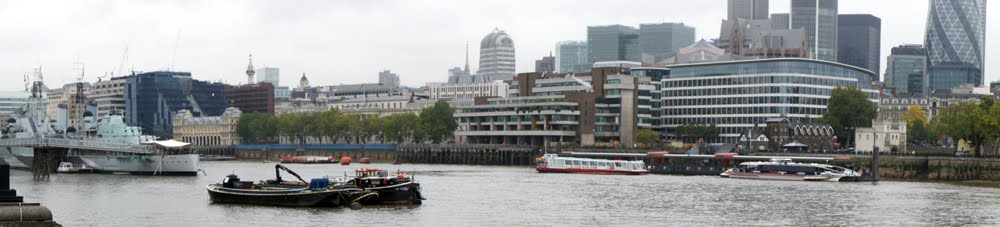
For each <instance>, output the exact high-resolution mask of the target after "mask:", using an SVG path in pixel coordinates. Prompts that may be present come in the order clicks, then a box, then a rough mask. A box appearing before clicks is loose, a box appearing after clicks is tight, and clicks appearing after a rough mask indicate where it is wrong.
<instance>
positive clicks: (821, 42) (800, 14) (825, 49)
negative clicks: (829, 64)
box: [789, 0, 838, 61]
mask: <svg viewBox="0 0 1000 227" xmlns="http://www.w3.org/2000/svg"><path fill="white" fill-rule="evenodd" d="M791 1H792V5H791V9H792V10H791V13H790V14H789V18H790V22H791V24H790V26H791V27H790V28H791V29H796V28H802V29H805V31H806V36H807V39H808V41H807V42H806V44H807V45H809V50H808V55H809V56H810V58H814V59H820V60H824V61H837V50H838V49H837V38H838V35H837V24H838V22H837V20H838V17H837V1H838V0H791Z"/></svg>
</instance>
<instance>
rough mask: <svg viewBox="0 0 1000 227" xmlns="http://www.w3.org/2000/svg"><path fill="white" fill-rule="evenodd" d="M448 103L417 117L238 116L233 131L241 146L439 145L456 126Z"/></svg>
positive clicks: (333, 114) (337, 113) (334, 113)
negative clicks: (315, 143) (313, 143)
mask: <svg viewBox="0 0 1000 227" xmlns="http://www.w3.org/2000/svg"><path fill="white" fill-rule="evenodd" d="M454 112H455V110H454V109H452V108H451V106H449V105H448V103H446V102H444V101H438V102H437V103H434V105H433V106H430V107H427V108H424V109H423V110H421V111H420V113H419V114H417V113H412V112H407V113H399V114H393V115H388V116H379V115H367V114H350V113H341V112H340V111H338V110H336V109H331V110H328V111H326V112H308V113H286V114H281V115H270V114H266V113H247V114H243V115H241V116H240V119H239V122H238V123H237V125H236V131H237V133H238V134H239V136H240V138H241V139H242V142H243V143H280V142H282V139H285V140H286V141H291V142H292V143H306V141H307V139H310V138H311V139H315V140H318V142H319V143H372V142H378V143H404V142H409V143H423V142H432V143H440V142H442V141H447V140H448V139H450V138H451V136H452V135H453V133H454V131H455V129H456V128H458V123H456V122H455V120H454V119H453V118H452V114H453V113H454Z"/></svg>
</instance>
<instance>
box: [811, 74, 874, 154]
mask: <svg viewBox="0 0 1000 227" xmlns="http://www.w3.org/2000/svg"><path fill="white" fill-rule="evenodd" d="M876 111H877V110H876V108H875V104H874V103H872V102H871V101H869V100H868V95H866V94H865V93H864V92H862V91H861V89H858V88H857V87H846V88H845V87H838V88H834V89H833V91H832V92H831V94H830V99H829V100H828V101H827V105H826V114H823V119H822V121H823V122H824V123H826V124H829V125H830V126H831V127H833V131H834V132H835V134H836V135H837V140H839V141H838V142H840V144H844V145H851V144H852V143H853V142H854V130H855V129H856V128H860V127H871V125H872V119H875V114H876V113H877V112H876Z"/></svg>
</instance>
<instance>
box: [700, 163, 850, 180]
mask: <svg viewBox="0 0 1000 227" xmlns="http://www.w3.org/2000/svg"><path fill="white" fill-rule="evenodd" d="M719 176H721V177H728V178H748V179H769V180H804V181H850V180H856V179H857V178H859V177H861V176H862V174H860V173H858V172H856V171H854V170H850V169H847V168H844V167H839V166H834V165H826V164H818V163H797V162H792V160H791V159H771V160H770V161H767V162H744V163H740V164H739V165H738V166H736V167H734V168H731V169H729V170H726V171H725V172H723V173H722V174H720V175H719Z"/></svg>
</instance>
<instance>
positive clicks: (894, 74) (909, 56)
mask: <svg viewBox="0 0 1000 227" xmlns="http://www.w3.org/2000/svg"><path fill="white" fill-rule="evenodd" d="M884 80H885V84H886V85H889V86H893V87H895V88H896V91H897V92H899V93H910V94H919V95H921V96H927V94H929V93H930V91H929V90H928V87H929V84H928V82H929V80H928V78H927V52H926V51H925V50H924V47H923V46H921V45H901V46H897V47H893V48H892V54H891V55H889V57H888V58H887V59H886V66H885V78H884Z"/></svg>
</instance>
